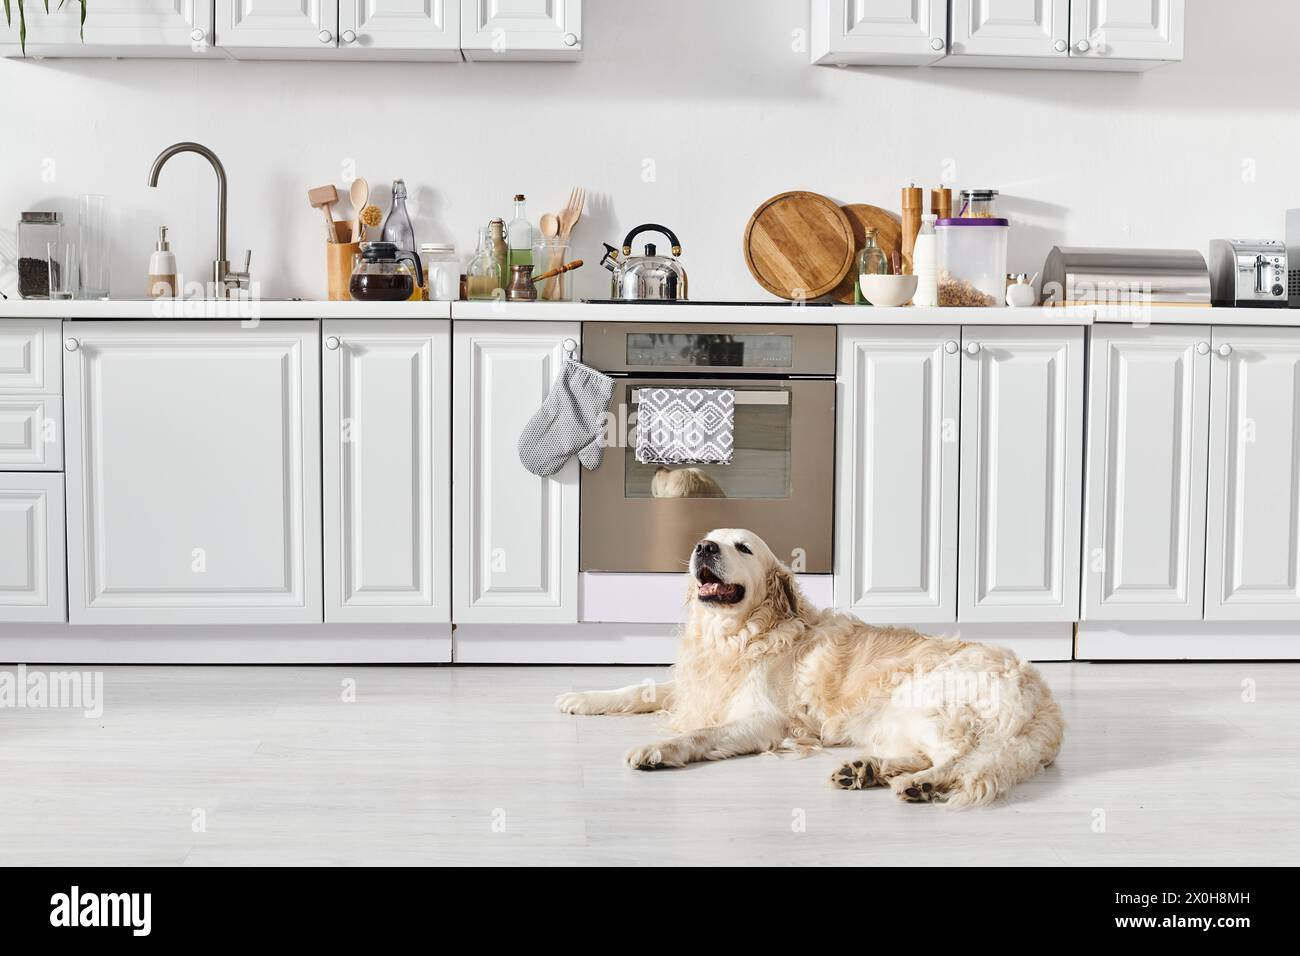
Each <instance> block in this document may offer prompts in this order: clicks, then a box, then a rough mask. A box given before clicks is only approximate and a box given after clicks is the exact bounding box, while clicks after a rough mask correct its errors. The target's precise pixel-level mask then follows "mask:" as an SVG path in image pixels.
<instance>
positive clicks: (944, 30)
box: [809, 0, 948, 66]
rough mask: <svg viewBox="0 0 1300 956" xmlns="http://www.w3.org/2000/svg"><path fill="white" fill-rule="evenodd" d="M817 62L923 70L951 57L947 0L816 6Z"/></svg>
mask: <svg viewBox="0 0 1300 956" xmlns="http://www.w3.org/2000/svg"><path fill="white" fill-rule="evenodd" d="M809 39H810V42H809V48H810V51H811V53H812V62H813V63H820V64H834V65H837V66H922V65H924V64H927V63H933V62H934V61H936V60H938V59H940V58H941V57H943V56H944V55H945V53H946V52H947V47H948V0H812V7H811V36H810V38H809Z"/></svg>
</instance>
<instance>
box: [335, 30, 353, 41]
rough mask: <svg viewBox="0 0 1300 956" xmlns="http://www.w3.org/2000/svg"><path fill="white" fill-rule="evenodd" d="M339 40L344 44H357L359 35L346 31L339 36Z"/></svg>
mask: <svg viewBox="0 0 1300 956" xmlns="http://www.w3.org/2000/svg"><path fill="white" fill-rule="evenodd" d="M339 39H340V40H342V41H343V42H344V43H356V42H357V35H356V34H355V33H353V32H352V31H351V30H344V31H343V32H342V33H341V34H339Z"/></svg>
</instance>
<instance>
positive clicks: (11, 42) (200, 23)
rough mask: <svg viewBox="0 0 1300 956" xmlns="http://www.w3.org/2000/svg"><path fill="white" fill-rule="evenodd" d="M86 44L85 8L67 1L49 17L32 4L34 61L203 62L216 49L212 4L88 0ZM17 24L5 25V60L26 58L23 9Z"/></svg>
mask: <svg viewBox="0 0 1300 956" xmlns="http://www.w3.org/2000/svg"><path fill="white" fill-rule="evenodd" d="M88 3H89V7H88V10H89V14H88V16H87V19H86V30H85V39H84V41H83V40H82V37H81V4H80V3H79V2H77V0H67V2H66V3H64V4H62V6H61V7H60V6H59V4H58V0H55V2H52V3H50V5H49V12H48V13H47V12H46V11H45V8H44V6H43V5H42V4H41V3H40V2H38V0H28V2H27V4H26V9H27V55H28V56H29V57H42V56H51V57H190V56H196V57H202V56H212V55H215V53H216V51H215V50H214V49H213V47H212V11H213V7H212V0H88ZM11 10H12V23H11V24H9V25H7V26H6V24H5V23H4V21H3V20H0V55H3V56H20V55H21V48H20V45H19V42H18V6H17V4H16V3H14V4H12V7H11Z"/></svg>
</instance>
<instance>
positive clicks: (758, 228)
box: [745, 190, 856, 300]
mask: <svg viewBox="0 0 1300 956" xmlns="http://www.w3.org/2000/svg"><path fill="white" fill-rule="evenodd" d="M855 252H856V249H855V248H854V245H853V225H852V223H851V222H850V220H849V217H848V215H847V214H846V213H845V212H844V210H842V209H840V207H839V206H838V205H836V204H835V202H834V200H831V199H827V198H826V197H825V196H821V195H818V194H817V193H810V192H803V191H801V190H799V191H795V192H788V193H781V194H780V195H779V196H773V197H772V198H771V199H769V200H768V201H767V202H765V203H763V205H761V206H759V207H758V208H757V209H756V210H754V214H753V215H752V216H750V217H749V224H748V225H746V226H745V264H746V265H747V266H749V271H750V273H751V274H752V275H753V276H754V278H755V279H756V280H757V281H758V284H759V285H761V286H762V287H763V288H764V289H766V290H767V291H768V292H771V293H772V294H773V295H778V296H780V297H781V298H783V299H790V300H795V299H815V298H817V297H819V296H823V295H825V294H826V293H827V292H830V291H831V290H832V289H834V288H835V287H836V286H837V285H839V284H840V283H841V282H842V281H843V280H844V277H845V276H846V275H848V274H849V273H850V272H851V271H852V268H853V256H854V254H855ZM851 291H852V290H851V289H850V292H851Z"/></svg>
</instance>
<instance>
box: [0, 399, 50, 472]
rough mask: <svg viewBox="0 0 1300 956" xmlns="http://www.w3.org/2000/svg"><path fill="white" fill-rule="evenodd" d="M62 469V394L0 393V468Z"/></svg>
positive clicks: (11, 469)
mask: <svg viewBox="0 0 1300 956" xmlns="http://www.w3.org/2000/svg"><path fill="white" fill-rule="evenodd" d="M62 470H63V399H62V397H60V396H58V395H0V471H62Z"/></svg>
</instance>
